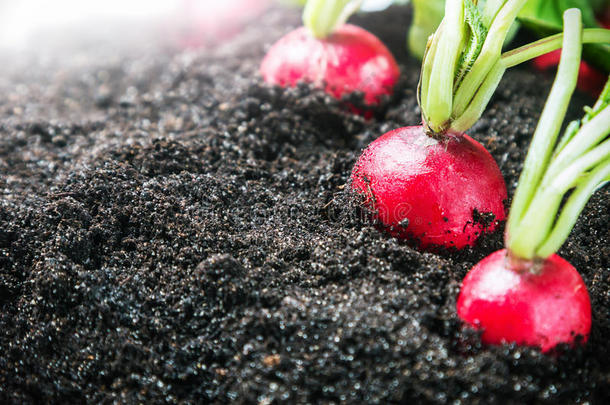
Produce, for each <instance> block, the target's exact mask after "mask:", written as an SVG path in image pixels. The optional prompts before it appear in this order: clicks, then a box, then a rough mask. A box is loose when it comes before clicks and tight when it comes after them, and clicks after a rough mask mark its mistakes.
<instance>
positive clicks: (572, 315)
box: [457, 249, 591, 351]
mask: <svg viewBox="0 0 610 405" xmlns="http://www.w3.org/2000/svg"><path fill="white" fill-rule="evenodd" d="M457 313H458V315H459V317H460V318H462V319H463V320H464V321H466V322H468V323H469V324H471V325H473V326H475V327H477V328H480V329H483V334H482V335H481V340H482V341H483V342H484V343H489V344H502V343H505V342H516V343H518V344H521V345H528V346H539V347H541V349H542V351H548V350H550V349H551V348H553V347H555V346H556V345H557V344H559V343H563V342H568V343H571V342H574V339H575V338H576V337H577V336H581V337H582V338H583V341H586V340H587V338H588V336H589V330H590V329H591V303H590V301H589V294H588V293H587V287H586V286H585V283H584V282H583V281H582V278H581V277H580V275H579V274H578V272H577V271H576V269H575V268H574V267H572V265H571V264H570V263H568V262H567V261H566V260H564V259H562V258H561V257H559V256H557V255H552V256H550V257H549V258H548V259H546V260H545V261H544V262H542V263H541V265H540V269H538V270H537V272H536V273H532V272H530V271H529V269H524V270H523V269H522V270H519V269H514V268H511V262H510V260H509V258H508V256H507V251H506V249H503V250H499V251H497V252H495V253H493V254H492V255H490V256H487V257H486V258H485V259H483V260H482V261H481V262H479V263H478V264H477V265H476V266H474V267H473V268H472V270H470V272H469V273H468V275H467V276H466V278H465V279H464V281H463V282H462V289H461V291H460V296H459V298H458V301H457Z"/></svg>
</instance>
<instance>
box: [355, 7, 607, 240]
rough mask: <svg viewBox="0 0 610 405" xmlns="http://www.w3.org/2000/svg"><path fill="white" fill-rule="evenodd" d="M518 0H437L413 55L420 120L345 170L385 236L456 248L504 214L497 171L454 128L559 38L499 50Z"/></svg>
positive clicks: (461, 128)
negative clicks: (437, 16) (438, 11)
mask: <svg viewBox="0 0 610 405" xmlns="http://www.w3.org/2000/svg"><path fill="white" fill-rule="evenodd" d="M526 1H527V0H507V1H506V2H492V1H488V2H486V3H485V8H484V9H483V10H481V11H480V10H479V9H478V8H477V6H476V5H475V4H474V3H473V2H472V0H447V2H446V4H445V17H444V18H443V21H442V22H441V25H440V26H439V28H438V29H437V31H436V32H435V34H434V35H433V36H432V37H431V38H430V39H429V41H428V46H427V49H426V53H425V55H424V60H423V63H422V71H421V77H420V84H419V92H418V95H419V104H420V107H421V110H422V119H423V125H422V126H418V127H405V128H400V129H397V130H394V131H390V132H388V133H386V134H385V135H382V136H381V137H380V138H378V139H376V140H375V141H373V142H372V143H371V144H370V145H369V146H368V147H367V148H366V149H365V150H364V151H363V153H362V155H361V156H360V157H359V159H358V161H357V162H356V165H355V166H354V169H353V171H352V175H351V188H352V190H353V191H355V193H357V194H358V195H360V198H361V200H362V203H363V204H362V206H363V208H364V210H365V211H366V212H368V213H369V215H370V216H371V217H372V218H373V219H374V220H375V221H376V222H377V223H378V225H379V227H380V228H382V229H384V230H386V231H388V232H389V233H390V234H391V235H392V236H395V237H398V238H401V239H405V240H407V241H409V242H410V243H411V244H413V245H415V246H416V247H418V248H420V249H425V250H437V249H438V248H457V249H461V248H463V247H466V246H472V245H474V244H475V242H476V240H477V238H479V237H480V236H481V235H482V234H484V233H486V232H492V231H493V230H495V229H497V228H498V225H499V223H500V222H501V221H503V220H504V219H505V217H506V214H505V210H504V205H503V202H504V200H505V199H506V197H507V193H506V186H505V184H504V180H503V178H502V175H501V173H500V170H499V169H498V167H497V165H496V163H495V162H494V160H493V159H492V157H491V156H490V154H489V153H488V152H487V151H486V150H485V149H484V148H483V146H481V145H480V144H479V143H478V142H476V141H475V140H473V139H472V138H470V137H468V136H467V135H466V134H465V133H464V132H465V131H466V130H468V129H469V128H470V127H471V126H472V125H473V124H474V123H475V122H476V121H477V120H478V118H479V117H480V116H481V114H482V113H483V110H484V108H485V107H486V105H487V103H488V102H489V100H490V98H491V96H492V94H493V92H494V91H495V89H496V87H497V85H498V84H499V82H500V79H501V78H502V75H503V74H504V71H505V70H506V69H507V68H509V67H512V66H515V65H517V64H519V63H522V62H524V61H526V60H529V59H532V58H534V57H536V56H539V55H541V54H543V53H546V52H549V51H552V50H554V49H557V48H559V47H560V46H561V35H555V36H553V37H549V38H547V39H544V40H541V41H538V42H535V43H533V44H529V45H525V46H523V47H521V48H518V49H515V50H513V51H511V52H507V53H505V54H502V53H501V51H502V45H503V44H504V39H505V37H506V35H507V34H508V32H509V28H510V26H511V25H512V23H513V21H514V19H515V18H516V15H517V13H518V12H519V10H520V8H521V7H522V6H523V4H524V3H525V2H526ZM583 41H585V42H604V41H610V32H608V31H607V30H601V29H590V30H585V31H584V33H583Z"/></svg>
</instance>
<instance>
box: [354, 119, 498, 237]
mask: <svg viewBox="0 0 610 405" xmlns="http://www.w3.org/2000/svg"><path fill="white" fill-rule="evenodd" d="M352 188H353V189H354V190H355V191H356V192H358V193H361V194H362V195H363V196H364V198H365V204H366V206H367V207H368V208H370V209H371V210H372V211H373V212H374V216H375V218H376V219H378V220H379V222H380V223H381V226H382V227H384V228H386V229H387V230H388V231H389V232H390V233H391V234H392V235H394V236H397V237H399V238H405V239H409V240H412V241H415V242H416V243H417V245H418V246H419V247H420V248H424V249H425V248H435V247H439V246H443V247H456V248H458V249H460V248H463V247H465V246H472V245H473V244H474V242H475V241H476V239H477V238H478V237H479V236H480V235H481V234H482V233H484V232H491V231H493V230H494V229H495V228H496V227H497V225H498V222H500V221H503V220H504V219H505V213H504V204H503V201H504V200H505V199H506V186H505V184H504V179H503V178H502V174H501V173H500V170H499V169H498V166H497V165H496V163H495V161H494V160H493V158H492V157H491V155H490V154H489V152H487V151H486V150H485V148H483V146H482V145H481V144H479V143H478V142H477V141H475V140H474V139H472V138H470V137H469V136H468V135H465V134H463V135H459V136H452V137H446V138H445V139H443V140H440V141H439V140H436V139H434V138H431V137H429V136H428V135H426V133H425V132H424V129H423V127H422V126H413V127H405V128H399V129H396V130H393V131H390V132H388V133H386V134H384V135H383V136H381V137H380V138H378V139H377V140H375V141H374V142H373V143H371V144H370V145H369V146H368V147H367V148H366V149H365V150H364V152H363V153H362V155H361V156H360V158H359V159H358V162H357V163H356V165H355V167H354V170H353V171H352ZM477 213H480V214H486V213H490V214H492V217H493V218H492V219H491V220H490V221H488V222H487V223H484V222H483V221H481V222H478V219H477V218H475V217H476V214H477Z"/></svg>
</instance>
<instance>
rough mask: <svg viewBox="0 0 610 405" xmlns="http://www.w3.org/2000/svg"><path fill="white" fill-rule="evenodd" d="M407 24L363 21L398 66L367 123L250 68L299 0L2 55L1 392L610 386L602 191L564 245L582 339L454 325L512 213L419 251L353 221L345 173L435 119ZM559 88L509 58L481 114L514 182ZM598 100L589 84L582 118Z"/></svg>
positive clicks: (609, 254) (504, 398) (324, 392)
mask: <svg viewBox="0 0 610 405" xmlns="http://www.w3.org/2000/svg"><path fill="white" fill-rule="evenodd" d="M409 18H410V16H409V14H408V12H407V11H403V9H401V8H392V9H390V10H388V11H386V12H384V13H378V14H371V15H367V16H359V17H357V18H353V19H352V20H351V22H353V23H355V24H357V25H361V26H363V27H364V28H366V29H367V30H369V31H371V32H372V33H373V34H375V35H377V36H378V37H379V38H380V39H381V40H382V41H383V42H384V43H385V44H386V45H387V46H388V48H389V49H390V50H391V51H392V53H393V54H394V55H395V56H396V58H397V60H398V62H399V64H400V68H401V72H402V79H401V82H400V84H399V86H398V87H397V88H396V90H395V96H394V99H393V100H391V101H390V104H389V105H388V106H387V109H385V110H383V111H379V112H378V113H377V115H376V117H375V118H374V119H371V120H368V121H367V120H364V119H363V118H362V117H359V116H355V115H353V114H350V113H349V112H346V111H345V110H344V108H343V107H342V105H341V104H340V102H339V101H337V100H335V99H334V98H332V97H331V96H329V95H326V94H325V93H324V92H323V91H320V90H312V89H310V88H309V87H307V86H300V87H297V88H292V89H279V88H270V87H269V86H267V85H265V84H264V83H263V82H262V79H261V78H260V77H259V76H258V75H257V72H258V68H259V65H260V61H261V59H262V57H263V55H264V54H265V51H266V50H267V49H268V47H269V46H270V45H271V44H272V43H273V42H275V41H276V40H277V39H279V38H280V37H281V36H282V35H284V34H285V33H286V32H288V31H290V30H291V29H294V28H296V27H297V26H299V25H300V16H299V12H298V11H286V10H272V11H270V12H269V13H267V14H266V15H265V16H263V17H261V18H260V19H259V20H257V21H256V22H255V24H251V25H249V26H248V27H246V29H245V31H243V32H242V33H241V34H239V35H237V36H235V37H234V38H233V39H232V40H231V41H230V42H228V43H226V44H224V45H222V46H221V47H219V48H217V49H216V50H214V51H201V52H199V53H197V52H195V53H193V52H189V53H183V54H176V53H173V52H172V51H171V50H167V49H165V48H159V47H155V46H153V45H152V44H146V45H145V46H144V45H143V46H141V47H137V48H136V49H133V48H125V49H123V48H120V49H118V50H117V48H116V47H115V46H110V45H109V46H96V47H90V46H89V47H84V46H83V47H79V48H78V49H76V50H69V51H68V50H65V51H63V52H64V53H56V54H55V56H54V57H47V58H41V57H38V56H31V57H29V58H26V59H19V60H17V59H12V58H10V59H6V60H2V62H3V63H1V64H0V72H1V76H0V77H1V78H2V80H0V89H1V90H2V94H4V95H5V97H4V101H3V102H2V103H1V104H0V190H1V191H2V193H1V195H0V309H1V311H0V402H2V403H39V402H62V403H74V402H99V401H113V400H116V401H122V402H138V401H147V402H151V403H152V402H170V403H171V402H178V401H194V402H197V401H201V402H206V401H209V402H217V403H218V402H230V401H234V402H237V403H245V402H248V403H251V402H254V403H272V402H273V401H274V400H275V401H277V402H285V403H292V402H295V401H302V402H327V403H329V402H341V401H345V402H361V403H362V402H367V403H376V402H377V403H387V402H390V401H405V402H409V401H412V400H417V401H419V402H426V403H455V402H456V401H459V402H458V403H524V402H538V403H575V402H589V403H592V404H595V403H604V402H605V401H606V400H607V399H608V398H609V397H610V387H609V386H608V384H607V381H608V378H610V364H609V363H608V361H607V359H608V358H610V341H609V340H608V336H610V295H609V293H608V292H609V291H610V271H609V270H610V268H609V265H608V263H609V262H610V249H609V246H610V234H609V232H608V229H609V228H610V210H609V206H610V205H609V201H610V199H609V197H610V196H609V194H608V190H607V189H604V190H600V191H599V192H598V193H597V194H595V195H594V196H593V198H592V199H591V201H590V202H589V204H588V205H587V208H586V209H585V211H584V212H583V215H582V216H581V218H580V219H579V221H578V224H577V225H576V228H575V229H574V231H573V233H572V234H571V235H570V237H569V239H568V241H567V243H566V244H565V245H564V246H563V248H562V249H561V250H560V251H559V254H560V255H561V256H562V257H563V258H565V259H566V260H568V261H569V262H570V263H571V264H572V265H573V266H574V267H575V268H577V269H578V270H579V272H580V274H581V276H582V278H583V280H584V282H585V284H586V286H587V288H588V290H589V294H590V297H591V306H592V311H593V312H592V315H593V324H592V328H591V335H590V337H589V340H588V342H587V344H586V345H585V346H584V347H582V348H577V349H575V350H571V351H567V352H566V353H565V354H564V355H562V356H546V355H543V354H541V353H540V352H539V351H537V350H534V349H530V348H517V347H514V346H505V347H486V346H484V345H482V344H481V343H480V339H479V337H478V335H477V334H476V332H474V331H472V330H469V329H463V328H462V325H461V323H460V322H459V319H458V318H457V315H456V313H455V304H456V298H457V296H458V292H459V285H460V282H461V280H462V279H463V277H464V276H465V274H466V272H467V271H468V270H469V269H470V268H471V267H472V266H473V265H474V264H475V263H477V262H478V261H479V260H481V259H482V258H483V257H485V256H487V255H488V254H490V253H492V252H493V251H495V250H498V249H500V248H501V247H502V230H501V229H499V230H498V231H497V232H495V233H494V234H492V235H485V236H484V237H482V238H481V239H480V244H479V245H477V246H476V247H475V248H473V249H467V250H465V251H463V252H460V253H451V252H449V253H441V254H429V253H425V254H423V253H419V252H417V251H416V250H414V249H412V248H410V247H409V246H408V245H407V244H405V243H402V242H399V241H397V240H395V239H392V238H389V237H388V236H387V235H386V234H384V233H382V232H379V231H378V230H377V229H376V228H375V226H374V225H373V224H366V223H363V220H362V219H361V218H360V214H359V210H358V207H357V205H358V203H357V201H355V200H354V199H353V198H352V197H351V196H350V194H349V193H348V190H349V188H348V187H346V184H347V182H348V180H349V178H350V173H351V169H352V167H353V165H354V163H355V161H356V159H357V157H358V156H359V154H360V152H361V150H362V148H363V147H364V146H366V145H368V144H369V143H370V142H372V141H373V140H374V139H375V138H376V137H377V136H379V135H381V134H383V133H385V132H387V131H389V130H391V129H394V128H399V127H402V126H405V125H413V124H417V123H419V120H420V113H421V112H420V111H419V109H418V108H417V107H416V106H417V102H416V95H415V94H416V93H415V91H416V86H417V80H418V75H419V67H420V65H419V62H417V61H415V60H413V59H410V58H409V57H407V56H406V51H405V33H406V24H407V23H408V21H409ZM75 55H76V56H78V58H75ZM70 61H72V62H70ZM9 62H10V63H9ZM550 85H551V79H550V78H546V77H541V76H540V75H536V74H535V73H533V72H532V71H528V70H524V69H516V70H512V71H509V72H507V73H506V76H505V78H504V80H503V81H502V83H501V85H500V87H499V89H498V92H497V94H496V95H495V96H494V98H493V99H492V101H491V103H490V105H489V108H488V109H487V111H486V113H485V114H484V116H483V118H482V119H481V121H479V122H478V123H477V124H476V125H475V126H474V127H473V128H472V129H471V130H469V131H468V134H469V135H470V136H471V137H473V138H474V139H476V140H477V141H479V142H480V143H481V144H483V145H484V146H485V147H486V148H487V150H489V152H490V153H491V154H492V156H493V157H494V158H495V160H496V161H497V163H498V166H499V167H500V170H501V171H502V175H503V176H504V178H505V179H506V184H507V188H508V194H509V198H510V197H511V196H512V195H513V193H514V189H515V186H516V182H517V179H518V174H519V172H520V170H521V166H520V165H521V163H522V162H523V159H524V156H525V153H526V150H527V146H528V144H529V140H530V136H531V133H532V131H533V129H534V127H535V125H536V122H537V120H538V116H537V114H538V113H537V112H539V111H541V109H542V106H543V104H544V101H545V97H546V95H547V94H548V90H549V88H550ZM353 99H354V100H351V101H354V102H356V101H357V97H353ZM360 101H362V100H360ZM591 101H592V100H591V99H590V98H589V96H588V95H586V94H578V95H577V96H576V97H575V99H574V102H573V108H572V110H571V112H570V113H569V117H568V118H569V119H574V118H577V117H580V116H581V115H582V112H581V110H580V108H582V106H584V105H586V104H588V103H590V102H591Z"/></svg>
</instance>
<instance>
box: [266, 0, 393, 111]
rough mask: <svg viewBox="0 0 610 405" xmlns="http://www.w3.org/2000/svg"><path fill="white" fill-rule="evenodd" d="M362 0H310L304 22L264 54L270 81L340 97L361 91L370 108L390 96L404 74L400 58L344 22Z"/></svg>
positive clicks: (305, 11) (267, 79)
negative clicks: (309, 85)
mask: <svg viewBox="0 0 610 405" xmlns="http://www.w3.org/2000/svg"><path fill="white" fill-rule="evenodd" d="M360 3H361V1H353V0H351V1H350V0H330V1H329V0H309V1H308V2H307V4H306V6H305V9H304V12H303V22H304V24H305V26H304V27H300V28H297V29H296V30H294V31H292V32H290V33H288V34H286V35H285V36H284V37H282V38H281V39H280V40H279V41H277V42H276V43H275V44H274V45H273V46H272V47H271V49H269V51H268V52H267V55H266V56H265V58H264V59H263V61H262V64H261V67H260V71H261V74H262V76H263V79H264V80H265V82H267V83H270V84H275V85H279V86H283V87H292V86H295V85H296V84H297V83H298V82H306V83H312V84H313V85H315V86H316V87H318V88H323V89H325V91H326V92H327V93H329V94H331V95H332V96H334V97H335V98H337V99H341V98H342V97H343V96H345V95H348V94H350V93H353V92H356V91H358V92H362V93H363V94H364V102H365V104H367V105H369V106H371V107H373V106H376V105H378V104H380V102H381V101H382V100H383V97H384V96H389V95H391V94H392V92H393V89H394V86H395V85H396V83H397V82H398V78H399V76H400V70H399V68H398V64H397V63H396V60H395V59H394V57H393V56H392V54H391V53H390V51H389V50H388V49H387V48H386V47H385V45H383V43H382V42H381V41H380V40H379V39H378V38H377V37H375V36H374V35H373V34H371V33H370V32H368V31H366V30H364V29H362V28H359V27H356V26H354V25H351V24H345V23H344V22H345V21H346V20H347V18H348V17H349V15H350V14H352V13H353V12H354V11H356V10H357V9H358V7H359V6H360Z"/></svg>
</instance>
